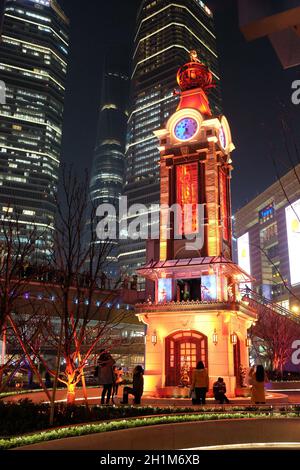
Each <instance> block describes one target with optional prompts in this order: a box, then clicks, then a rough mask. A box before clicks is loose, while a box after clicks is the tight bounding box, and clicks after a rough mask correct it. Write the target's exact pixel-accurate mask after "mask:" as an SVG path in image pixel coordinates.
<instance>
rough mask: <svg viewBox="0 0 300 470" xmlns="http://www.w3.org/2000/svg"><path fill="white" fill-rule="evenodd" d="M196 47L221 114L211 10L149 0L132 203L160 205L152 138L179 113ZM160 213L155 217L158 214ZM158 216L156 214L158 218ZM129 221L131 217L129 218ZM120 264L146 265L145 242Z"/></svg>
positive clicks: (141, 21)
mask: <svg viewBox="0 0 300 470" xmlns="http://www.w3.org/2000/svg"><path fill="white" fill-rule="evenodd" d="M191 49H197V51H198V54H199V57H200V59H201V60H202V61H203V62H204V63H205V64H206V65H207V66H208V67H209V68H210V70H211V71H212V74H213V77H214V81H215V83H216V88H215V89H213V90H212V92H211V95H210V103H211V107H212V111H213V113H214V114H220V113H221V96H220V86H219V69H218V54H217V45H216V36H215V33H214V20H213V17H212V13H211V11H210V10H209V9H208V8H207V6H206V5H205V4H204V2H202V1H200V0H182V1H181V2H180V3H179V4H178V3H173V2H172V1H171V0H144V1H143V3H142V5H141V8H140V10H139V13H138V18H137V32H136V36H135V41H134V53H133V70H132V77H131V79H132V95H131V105H132V106H131V110H130V115H129V124H128V145H127V151H126V166H127V170H126V185H125V195H126V196H127V197H128V205H131V204H137V203H141V204H146V205H147V206H148V207H149V206H150V205H151V204H155V203H158V202H159V165H158V162H159V150H158V148H157V146H158V141H157V139H156V137H155V136H154V134H153V131H154V130H155V129H158V128H160V127H162V126H163V125H164V123H165V122H166V120H167V119H168V117H169V116H170V114H171V113H173V112H174V111H175V109H176V105H177V103H178V97H177V96H176V95H174V93H173V92H174V88H175V83H174V77H176V72H177V70H178V66H179V65H180V64H181V63H184V62H186V59H187V57H188V53H189V51H190V50H191ZM153 215H155V214H153ZM156 215H157V214H156ZM128 221H129V219H128ZM121 251H122V252H121V253H120V256H119V261H120V265H121V266H123V269H124V270H126V272H134V270H135V269H136V268H137V267H140V266H141V265H143V264H144V262H145V255H146V246H145V241H144V240H136V241H133V240H129V239H128V240H127V241H125V242H124V243H123V244H122V250H121Z"/></svg>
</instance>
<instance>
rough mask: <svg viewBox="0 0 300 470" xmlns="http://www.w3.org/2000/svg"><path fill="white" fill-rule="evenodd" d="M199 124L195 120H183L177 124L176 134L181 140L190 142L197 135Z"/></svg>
mask: <svg viewBox="0 0 300 470" xmlns="http://www.w3.org/2000/svg"><path fill="white" fill-rule="evenodd" d="M197 130H198V122H197V121H196V119H193V118H189V117H187V118H183V119H180V121H178V122H177V124H176V126H175V129H174V134H175V137H177V139H179V140H189V139H191V138H192V137H194V135H195V134H196V133H197Z"/></svg>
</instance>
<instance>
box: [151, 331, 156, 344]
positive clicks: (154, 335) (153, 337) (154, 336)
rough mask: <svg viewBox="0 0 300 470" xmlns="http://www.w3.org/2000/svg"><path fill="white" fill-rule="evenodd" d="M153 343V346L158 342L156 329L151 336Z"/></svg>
mask: <svg viewBox="0 0 300 470" xmlns="http://www.w3.org/2000/svg"><path fill="white" fill-rule="evenodd" d="M151 343H152V344H153V346H155V345H156V344H157V334H156V331H155V330H154V331H153V333H152V336H151Z"/></svg>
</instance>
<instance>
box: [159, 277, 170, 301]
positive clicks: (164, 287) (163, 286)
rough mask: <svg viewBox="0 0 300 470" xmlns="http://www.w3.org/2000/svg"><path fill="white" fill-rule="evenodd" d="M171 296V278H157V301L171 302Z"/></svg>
mask: <svg viewBox="0 0 300 470" xmlns="http://www.w3.org/2000/svg"><path fill="white" fill-rule="evenodd" d="M172 300H173V297H172V279H159V280H158V302H159V303H165V302H171V301H172Z"/></svg>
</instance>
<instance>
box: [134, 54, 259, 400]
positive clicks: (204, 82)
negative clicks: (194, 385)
mask: <svg viewBox="0 0 300 470" xmlns="http://www.w3.org/2000/svg"><path fill="white" fill-rule="evenodd" d="M177 83H178V85H179V87H180V91H175V93H179V94H180V102H179V105H178V108H177V110H176V112H175V113H174V114H173V115H172V116H171V117H170V118H169V120H168V121H167V123H166V126H165V127H164V128H163V129H160V130H157V131H155V135H156V136H157V138H158V140H159V150H160V155H161V158H160V181H161V183H160V203H161V209H160V213H161V216H160V250H159V251H160V255H159V260H156V261H155V260H151V262H149V263H148V264H147V265H146V266H145V267H143V268H141V269H140V270H139V274H140V275H142V276H144V277H145V278H146V279H148V280H150V281H152V282H153V283H154V286H155V298H153V299H152V298H151V299H150V297H149V298H148V302H147V303H146V304H143V305H138V306H137V307H136V309H137V314H138V316H139V319H140V320H141V321H143V322H144V323H145V324H146V325H147V326H148V330H147V341H146V367H145V371H146V372H145V391H146V392H147V393H149V394H152V395H153V394H154V395H156V396H175V395H178V394H182V393H187V389H186V387H187V386H188V385H189V383H190V381H191V375H192V370H193V369H194V368H195V367H196V364H197V362H198V361H200V360H202V361H203V362H204V364H205V366H206V367H207V368H208V372H209V376H210V380H211V382H213V381H215V380H217V378H218V377H219V376H222V377H223V378H224V380H225V382H226V385H227V390H228V392H229V394H230V395H231V396H233V395H235V393H236V390H238V388H239V385H241V384H240V381H241V375H240V371H241V366H248V361H249V359H248V338H247V330H248V328H249V327H250V326H251V324H252V323H253V321H255V312H253V311H251V310H250V309H249V307H248V306H247V305H246V304H245V303H243V302H241V298H240V294H239V285H240V284H241V283H247V282H251V278H250V276H249V275H248V274H247V273H245V272H244V271H243V270H242V269H241V268H240V267H239V266H237V265H236V264H235V263H233V261H232V224H231V221H232V217H231V196H230V181H231V172H232V169H233V167H232V159H231V152H232V151H233V150H234V148H235V147H234V145H233V142H232V138H231V132H230V127H229V124H228V121H227V119H226V117H225V116H213V115H212V112H211V109H210V106H209V100H208V92H209V90H210V88H212V87H213V86H214V85H213V83H212V74H211V72H210V71H209V69H208V68H207V67H206V66H205V65H204V64H202V63H201V62H200V60H199V59H198V57H197V53H196V52H195V51H191V53H190V61H189V62H188V63H187V64H185V65H184V66H182V67H181V68H180V69H179V71H178V74H177ZM184 377H185V378H184Z"/></svg>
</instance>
